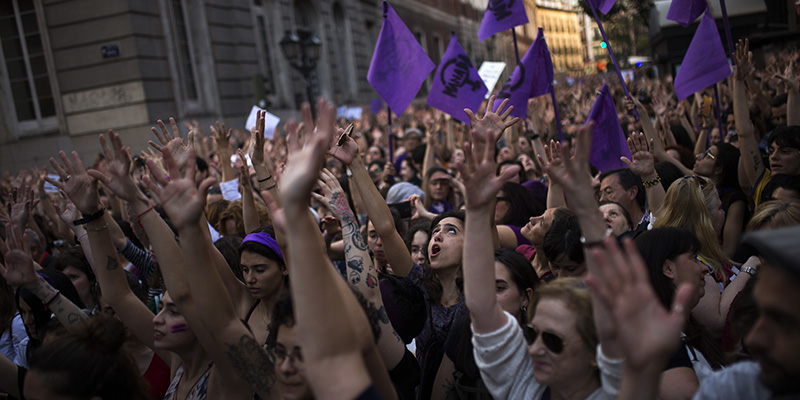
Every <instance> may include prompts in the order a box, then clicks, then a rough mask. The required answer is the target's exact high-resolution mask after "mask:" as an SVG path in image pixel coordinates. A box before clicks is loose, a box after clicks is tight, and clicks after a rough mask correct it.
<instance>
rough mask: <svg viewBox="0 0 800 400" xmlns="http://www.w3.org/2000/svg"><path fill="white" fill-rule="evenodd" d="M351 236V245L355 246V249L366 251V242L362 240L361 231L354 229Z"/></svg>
mask: <svg viewBox="0 0 800 400" xmlns="http://www.w3.org/2000/svg"><path fill="white" fill-rule="evenodd" d="M351 236H352V237H353V245H354V246H356V248H357V249H359V250H361V251H367V249H368V247H367V242H365V241H364V237H363V236H361V232H359V231H357V230H356V231H355V232H353V233H352V234H351Z"/></svg>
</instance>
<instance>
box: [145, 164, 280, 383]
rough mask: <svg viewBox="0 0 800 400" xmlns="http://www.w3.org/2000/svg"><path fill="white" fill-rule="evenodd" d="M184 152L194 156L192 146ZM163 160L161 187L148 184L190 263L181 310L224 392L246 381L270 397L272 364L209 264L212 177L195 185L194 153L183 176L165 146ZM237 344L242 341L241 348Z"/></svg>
mask: <svg viewBox="0 0 800 400" xmlns="http://www.w3.org/2000/svg"><path fill="white" fill-rule="evenodd" d="M189 153H190V155H191V156H194V150H191V151H190V152H189ZM164 160H165V161H166V164H167V167H168V169H169V173H170V176H171V177H172V179H171V180H170V181H169V182H167V181H161V185H162V187H163V190H162V189H159V188H158V187H155V185H150V189H151V194H152V195H153V196H154V197H156V198H157V199H158V200H160V201H161V203H162V204H163V205H164V211H165V212H166V213H167V215H169V217H170V221H172V223H173V225H174V226H175V227H176V228H177V229H178V231H179V233H180V238H181V244H180V246H181V249H180V251H179V256H181V263H182V264H183V265H189V266H191V267H192V269H193V270H192V271H190V272H189V273H187V274H186V275H185V279H186V280H187V281H188V283H189V284H190V286H191V288H192V291H193V292H194V293H198V294H200V293H201V295H197V296H191V299H192V302H191V304H190V305H189V307H190V309H189V310H188V311H183V309H181V312H182V313H184V314H185V315H186V319H187V320H188V321H189V323H190V324H191V326H192V328H193V330H194V332H195V333H196V334H197V335H198V338H199V339H200V342H201V344H202V345H203V349H205V351H206V352H208V354H209V355H210V356H211V358H212V359H213V360H214V362H215V363H216V367H217V369H216V371H219V373H220V374H221V380H222V382H224V386H225V393H226V394H227V395H228V396H233V395H234V394H238V395H243V396H244V395H247V393H248V392H249V391H248V390H247V388H248V387H249V388H251V389H252V390H254V391H256V392H257V393H258V394H259V395H260V396H262V398H264V399H267V398H273V397H274V395H273V394H272V390H271V389H272V386H273V384H274V375H273V374H274V369H273V368H271V367H272V365H271V363H269V362H267V361H268V359H267V355H266V353H265V352H264V350H263V349H262V348H261V346H259V345H257V344H256V342H255V339H254V338H253V335H252V333H250V332H249V331H248V330H247V328H246V327H245V326H244V324H243V323H242V322H241V321H240V320H239V318H238V316H237V314H236V312H235V310H234V306H233V302H232V301H231V299H230V297H229V296H228V293H227V291H226V290H225V286H224V285H223V284H222V281H221V279H220V276H219V274H218V272H217V271H218V270H219V267H218V266H217V267H215V265H214V263H216V262H218V261H217V259H216V258H215V257H212V251H213V249H214V246H213V244H212V243H211V241H210V238H209V237H208V236H206V234H205V232H204V230H205V229H206V228H205V227H206V222H205V219H204V218H202V215H203V209H204V208H205V196H206V192H207V191H208V188H209V187H211V185H212V184H213V183H214V182H215V179H214V178H206V179H205V180H204V181H203V182H202V183H200V187H199V188H197V187H195V182H194V172H195V162H194V157H190V159H189V161H188V162H187V164H186V171H185V173H184V174H183V176H181V172H180V171H179V170H178V168H177V165H176V164H175V162H174V160H173V159H172V157H171V154H170V153H169V151H165V152H164ZM151 183H152V182H151ZM168 284H169V283H168ZM170 291H171V288H170ZM170 293H171V292H170ZM173 299H174V297H173ZM192 307H193V308H194V310H192V309H191V308H192ZM179 309H180V305H179ZM200 310H202V312H200ZM200 327H202V328H204V329H199V328H200ZM237 346H239V347H237ZM241 346H247V349H246V351H245V349H243V348H242V347H241ZM255 375H258V376H257V377H256V376H255ZM245 383H247V384H248V385H245Z"/></svg>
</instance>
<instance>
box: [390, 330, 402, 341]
mask: <svg viewBox="0 0 800 400" xmlns="http://www.w3.org/2000/svg"><path fill="white" fill-rule="evenodd" d="M392 333H393V334H394V338H395V339H397V341H398V342H400V343H403V338H401V337H400V335H399V334H398V333H397V331H395V330H394V329H392Z"/></svg>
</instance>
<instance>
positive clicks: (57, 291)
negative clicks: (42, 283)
mask: <svg viewBox="0 0 800 400" xmlns="http://www.w3.org/2000/svg"><path fill="white" fill-rule="evenodd" d="M60 294H61V291H60V290H58V289H56V294H54V295H53V297H51V298H50V300H47V301H45V302H44V306H45V307H48V306H50V304H52V303H53V301H55V299H56V297H58V296H59V295H60Z"/></svg>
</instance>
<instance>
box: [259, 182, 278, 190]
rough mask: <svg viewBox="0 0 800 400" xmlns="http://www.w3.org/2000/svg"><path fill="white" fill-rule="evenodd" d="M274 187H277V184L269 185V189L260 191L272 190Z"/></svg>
mask: <svg viewBox="0 0 800 400" xmlns="http://www.w3.org/2000/svg"><path fill="white" fill-rule="evenodd" d="M275 186H278V184H277V183H273V184H272V185H269V187H265V188H264V189H261V190H272V189H273V188H274V187H275Z"/></svg>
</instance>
